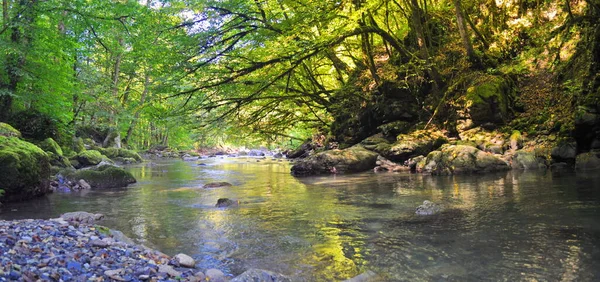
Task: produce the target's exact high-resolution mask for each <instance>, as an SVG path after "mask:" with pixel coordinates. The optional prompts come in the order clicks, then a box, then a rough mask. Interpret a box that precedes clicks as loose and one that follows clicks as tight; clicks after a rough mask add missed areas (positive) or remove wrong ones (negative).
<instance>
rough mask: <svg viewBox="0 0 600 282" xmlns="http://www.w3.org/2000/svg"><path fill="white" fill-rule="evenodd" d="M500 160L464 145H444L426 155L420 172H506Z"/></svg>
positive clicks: (442, 173) (506, 165)
mask: <svg viewBox="0 0 600 282" xmlns="http://www.w3.org/2000/svg"><path fill="white" fill-rule="evenodd" d="M509 168H510V167H509V166H508V164H507V163H506V162H505V161H503V160H502V159H500V158H498V157H496V156H494V155H492V154H489V153H486V152H484V151H481V150H479V149H477V148H474V147H471V146H464V145H444V146H443V147H442V148H441V149H440V150H439V151H433V152H431V153H429V155H427V158H426V160H425V163H424V166H423V168H422V170H423V171H424V172H428V173H431V174H441V175H447V174H460V173H481V172H492V171H502V170H508V169H509Z"/></svg>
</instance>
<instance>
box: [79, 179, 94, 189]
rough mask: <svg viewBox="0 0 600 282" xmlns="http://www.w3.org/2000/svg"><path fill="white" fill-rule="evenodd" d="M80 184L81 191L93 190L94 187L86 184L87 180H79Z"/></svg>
mask: <svg viewBox="0 0 600 282" xmlns="http://www.w3.org/2000/svg"><path fill="white" fill-rule="evenodd" d="M78 183H79V187H81V189H92V186H90V184H88V183H87V182H85V180H83V179H79V181H78Z"/></svg>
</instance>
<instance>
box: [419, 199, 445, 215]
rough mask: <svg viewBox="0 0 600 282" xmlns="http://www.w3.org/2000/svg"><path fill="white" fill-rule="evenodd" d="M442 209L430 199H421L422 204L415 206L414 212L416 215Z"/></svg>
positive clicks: (432, 212)
mask: <svg viewBox="0 0 600 282" xmlns="http://www.w3.org/2000/svg"><path fill="white" fill-rule="evenodd" d="M441 211H442V207H441V206H440V205H438V204H435V203H433V202H431V201H427V200H425V201H423V204H422V205H420V206H418V207H417V210H416V211H415V214H417V215H434V214H437V213H439V212H441Z"/></svg>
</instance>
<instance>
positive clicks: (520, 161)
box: [511, 150, 546, 170]
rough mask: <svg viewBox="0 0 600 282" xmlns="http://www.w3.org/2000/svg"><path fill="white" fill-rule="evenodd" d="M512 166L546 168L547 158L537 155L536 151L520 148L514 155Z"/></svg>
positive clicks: (515, 167)
mask: <svg viewBox="0 0 600 282" xmlns="http://www.w3.org/2000/svg"><path fill="white" fill-rule="evenodd" d="M511 166H512V168H513V169H524V170H533V169H545V168H546V160H545V159H544V158H541V157H538V156H536V154H535V152H528V151H525V150H518V151H516V152H515V154H514V155H513V156H512V159H511Z"/></svg>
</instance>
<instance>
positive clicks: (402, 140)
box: [380, 129, 448, 162]
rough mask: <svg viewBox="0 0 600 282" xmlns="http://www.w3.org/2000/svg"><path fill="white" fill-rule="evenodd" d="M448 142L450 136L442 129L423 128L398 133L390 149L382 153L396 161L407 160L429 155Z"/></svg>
mask: <svg viewBox="0 0 600 282" xmlns="http://www.w3.org/2000/svg"><path fill="white" fill-rule="evenodd" d="M447 142H448V138H446V136H445V135H444V134H443V133H442V132H441V131H438V130H436V129H429V130H424V129H421V130H416V131H413V132H411V133H409V134H400V135H398V136H397V137H396V142H394V143H393V144H392V145H391V147H390V149H389V151H388V152H380V154H381V155H382V156H383V157H385V158H387V159H389V160H391V161H394V162H405V161H407V160H408V159H410V158H414V157H416V156H420V155H427V154H428V153H429V152H431V151H433V150H435V149H437V148H439V147H440V146H442V145H443V144H445V143H447Z"/></svg>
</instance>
